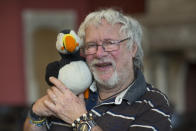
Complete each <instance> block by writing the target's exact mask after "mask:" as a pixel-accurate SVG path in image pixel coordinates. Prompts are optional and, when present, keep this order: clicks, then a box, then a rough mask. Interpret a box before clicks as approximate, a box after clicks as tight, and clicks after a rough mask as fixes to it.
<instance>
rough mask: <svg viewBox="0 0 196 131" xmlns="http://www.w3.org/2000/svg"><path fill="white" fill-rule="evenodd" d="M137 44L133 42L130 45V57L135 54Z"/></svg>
mask: <svg viewBox="0 0 196 131" xmlns="http://www.w3.org/2000/svg"><path fill="white" fill-rule="evenodd" d="M137 48H138V46H137V44H136V43H135V42H134V43H133V45H132V47H131V54H132V57H133V58H134V57H135V56H136V52H137Z"/></svg>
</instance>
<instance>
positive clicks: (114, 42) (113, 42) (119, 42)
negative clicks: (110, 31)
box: [83, 37, 131, 55]
mask: <svg viewBox="0 0 196 131" xmlns="http://www.w3.org/2000/svg"><path fill="white" fill-rule="evenodd" d="M130 39H131V37H127V38H125V39H122V40H111V41H110V42H111V43H112V44H115V45H120V44H121V43H122V42H124V41H126V40H130ZM95 45H96V51H95V53H85V50H86V47H85V46H84V48H83V52H84V54H85V55H93V54H96V52H97V50H98V46H102V48H103V50H104V51H105V52H112V51H116V50H111V51H106V50H105V47H104V42H103V44H102V45H98V44H97V43H95ZM117 50H119V48H118V49H117Z"/></svg>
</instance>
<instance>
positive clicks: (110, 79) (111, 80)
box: [93, 72, 118, 87]
mask: <svg viewBox="0 0 196 131" xmlns="http://www.w3.org/2000/svg"><path fill="white" fill-rule="evenodd" d="M93 75H94V78H95V80H96V81H97V82H98V83H99V84H101V85H104V86H108V87H112V86H114V85H116V84H117V83H118V75H117V73H116V72H114V73H113V74H111V75H109V74H106V73H104V74H100V72H99V73H95V72H93Z"/></svg>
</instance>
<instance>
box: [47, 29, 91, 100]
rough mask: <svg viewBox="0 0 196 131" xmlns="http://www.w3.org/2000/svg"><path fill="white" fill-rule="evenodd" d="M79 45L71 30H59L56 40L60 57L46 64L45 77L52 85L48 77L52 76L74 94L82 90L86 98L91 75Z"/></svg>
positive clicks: (79, 42) (78, 39) (77, 38)
mask: <svg viewBox="0 0 196 131" xmlns="http://www.w3.org/2000/svg"><path fill="white" fill-rule="evenodd" d="M80 47H81V40H80V38H79V37H78V35H77V34H76V33H75V32H74V31H73V30H68V29H66V30H63V31H61V32H60V33H59V34H58V36H57V41H56V49H57V51H58V53H59V54H60V56H61V59H60V61H54V62H52V63H49V64H48V65H47V67H46V74H45V79H46V82H47V83H48V85H50V86H52V85H53V84H52V83H51V82H50V81H49V77H50V76H54V77H56V78H58V79H59V80H60V81H61V82H63V83H64V85H65V86H66V87H67V88H69V89H70V90H71V91H72V92H73V93H74V94H75V95H78V94H79V93H83V92H84V96H85V98H88V93H89V91H88V89H87V88H88V87H89V86H90V84H91V83H92V75H91V72H90V70H89V68H88V66H87V64H86V63H85V60H84V58H83V57H81V56H80Z"/></svg>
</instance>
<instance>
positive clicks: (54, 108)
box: [44, 100, 56, 114]
mask: <svg viewBox="0 0 196 131" xmlns="http://www.w3.org/2000/svg"><path fill="white" fill-rule="evenodd" d="M44 105H45V106H46V107H47V108H48V109H49V110H51V111H52V112H53V113H54V114H55V112H56V107H55V104H53V103H52V102H50V101H48V100H45V101H44Z"/></svg>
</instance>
